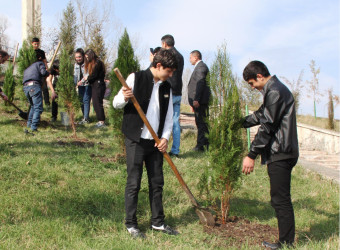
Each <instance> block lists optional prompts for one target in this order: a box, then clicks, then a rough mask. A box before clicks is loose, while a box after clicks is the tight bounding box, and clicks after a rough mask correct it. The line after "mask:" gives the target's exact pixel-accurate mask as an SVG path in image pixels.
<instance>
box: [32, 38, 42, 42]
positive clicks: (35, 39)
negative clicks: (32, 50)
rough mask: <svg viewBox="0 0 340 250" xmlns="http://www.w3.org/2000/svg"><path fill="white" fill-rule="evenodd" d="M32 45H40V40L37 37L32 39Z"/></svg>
mask: <svg viewBox="0 0 340 250" xmlns="http://www.w3.org/2000/svg"><path fill="white" fill-rule="evenodd" d="M32 43H40V40H39V38H38V37H33V38H32Z"/></svg>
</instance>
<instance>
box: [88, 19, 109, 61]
mask: <svg viewBox="0 0 340 250" xmlns="http://www.w3.org/2000/svg"><path fill="white" fill-rule="evenodd" d="M89 49H92V50H93V51H94V52H95V53H96V55H97V56H98V57H99V58H100V59H101V60H102V62H104V64H107V60H106V55H107V49H106V47H105V42H104V37H103V35H102V25H101V24H99V23H98V24H96V25H95V27H94V28H93V30H92V35H91V41H90V44H89Z"/></svg>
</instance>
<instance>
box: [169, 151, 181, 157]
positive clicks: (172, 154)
mask: <svg viewBox="0 0 340 250" xmlns="http://www.w3.org/2000/svg"><path fill="white" fill-rule="evenodd" d="M169 155H170V156H173V157H176V158H178V157H179V156H178V154H174V153H172V152H169Z"/></svg>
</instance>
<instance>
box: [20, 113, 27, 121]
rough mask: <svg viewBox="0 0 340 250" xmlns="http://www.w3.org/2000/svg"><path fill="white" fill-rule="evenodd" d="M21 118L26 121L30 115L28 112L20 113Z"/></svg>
mask: <svg viewBox="0 0 340 250" xmlns="http://www.w3.org/2000/svg"><path fill="white" fill-rule="evenodd" d="M19 116H20V117H21V118H22V119H24V120H27V119H28V114H27V113H26V112H19Z"/></svg>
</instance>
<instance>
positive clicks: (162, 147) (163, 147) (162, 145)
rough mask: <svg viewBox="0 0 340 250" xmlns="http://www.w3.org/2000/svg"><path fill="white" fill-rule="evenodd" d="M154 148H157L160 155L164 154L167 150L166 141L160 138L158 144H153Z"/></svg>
mask: <svg viewBox="0 0 340 250" xmlns="http://www.w3.org/2000/svg"><path fill="white" fill-rule="evenodd" d="M155 147H157V148H158V150H159V151H160V152H161V153H164V152H166V150H167V148H168V140H167V139H165V138H161V139H160V142H159V144H157V143H155Z"/></svg>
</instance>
